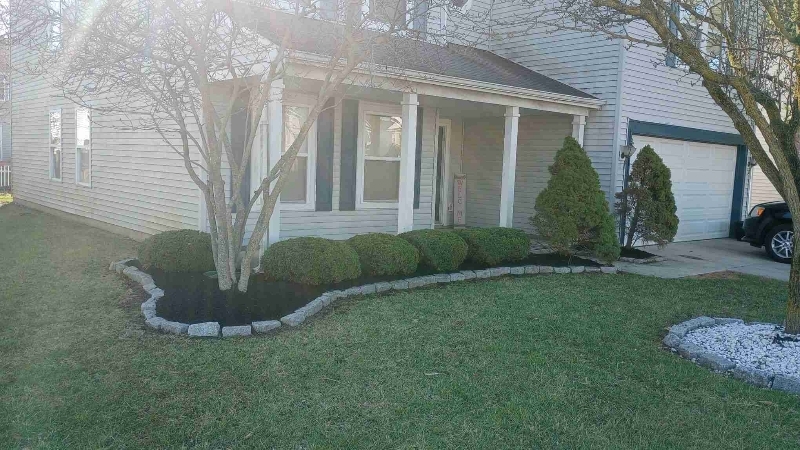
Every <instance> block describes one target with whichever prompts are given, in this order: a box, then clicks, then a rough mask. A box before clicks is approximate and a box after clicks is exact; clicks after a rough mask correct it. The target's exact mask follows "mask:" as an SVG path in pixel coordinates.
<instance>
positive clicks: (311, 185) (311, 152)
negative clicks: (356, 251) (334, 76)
mask: <svg viewBox="0 0 800 450" xmlns="http://www.w3.org/2000/svg"><path fill="white" fill-rule="evenodd" d="M287 106H290V107H300V108H308V112H309V113H311V110H312V109H314V101H313V100H310V99H306V98H295V99H292V100H290V101H284V102H283V107H282V108H281V109H282V110H283V109H285V108H286V107H287ZM281 124H282V127H281V146H283V143H284V140H283V131H285V129H286V114H285V113H283V115H282V117H281ZM306 143H307V144H308V145H307V146H306V148H307V150H306V151H307V152H308V155H307V156H306V201H305V202H287V201H284V200H281V209H282V210H292V211H314V209H315V208H316V201H317V198H316V197H317V121H316V119H315V120H314V123H312V124H311V128H309V129H308V135H306ZM283 153H284V149H283V148H281V156H283Z"/></svg>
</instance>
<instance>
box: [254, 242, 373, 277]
mask: <svg viewBox="0 0 800 450" xmlns="http://www.w3.org/2000/svg"><path fill="white" fill-rule="evenodd" d="M261 267H262V268H263V269H264V274H265V275H266V276H267V277H268V278H270V279H274V280H282V281H291V282H294V283H302V284H312V285H319V284H329V283H338V282H340V281H344V280H351V279H353V278H358V277H359V276H361V268H360V267H359V264H358V254H356V251H355V250H353V248H352V247H350V246H349V245H347V243H345V242H344V241H333V240H330V239H323V238H318V237H300V238H294V239H287V240H285V241H280V242H276V243H274V244H272V245H270V246H269V248H268V249H267V250H266V251H265V252H264V255H263V256H262V257H261Z"/></svg>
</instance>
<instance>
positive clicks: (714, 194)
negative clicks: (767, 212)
mask: <svg viewBox="0 0 800 450" xmlns="http://www.w3.org/2000/svg"><path fill="white" fill-rule="evenodd" d="M633 142H634V144H635V145H636V148H637V149H641V148H644V146H645V145H650V146H652V147H653V148H654V149H655V151H656V153H658V155H659V156H660V157H661V159H663V160H664V164H666V165H667V167H669V168H670V170H671V171H672V193H673V194H674V195H675V204H676V206H677V207H678V218H679V219H680V224H679V225H678V234H677V235H676V236H675V241H693V240H698V239H713V238H722V237H727V236H728V230H729V228H730V221H731V203H732V202H733V178H734V176H735V174H736V147H732V146H728V145H716V144H701V143H698V142H688V141H676V140H672V139H661V138H652V137H645V136H634V138H633Z"/></svg>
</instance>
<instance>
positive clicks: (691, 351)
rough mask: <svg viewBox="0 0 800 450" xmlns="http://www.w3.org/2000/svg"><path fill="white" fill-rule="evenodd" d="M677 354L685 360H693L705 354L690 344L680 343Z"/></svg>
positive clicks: (699, 348)
mask: <svg viewBox="0 0 800 450" xmlns="http://www.w3.org/2000/svg"><path fill="white" fill-rule="evenodd" d="M678 353H679V354H680V355H681V356H683V357H684V358H686V359H695V358H697V357H698V356H700V355H701V354H702V353H705V350H703V349H702V348H701V347H700V346H698V345H697V344H693V343H691V342H686V341H681V343H680V345H679V346H678Z"/></svg>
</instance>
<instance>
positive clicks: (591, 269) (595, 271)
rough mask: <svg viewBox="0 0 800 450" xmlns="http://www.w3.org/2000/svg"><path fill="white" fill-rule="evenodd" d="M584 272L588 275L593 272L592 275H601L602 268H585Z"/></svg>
mask: <svg viewBox="0 0 800 450" xmlns="http://www.w3.org/2000/svg"><path fill="white" fill-rule="evenodd" d="M584 271H586V272H587V273H589V272H591V273H599V272H600V268H599V267H596V266H584Z"/></svg>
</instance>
